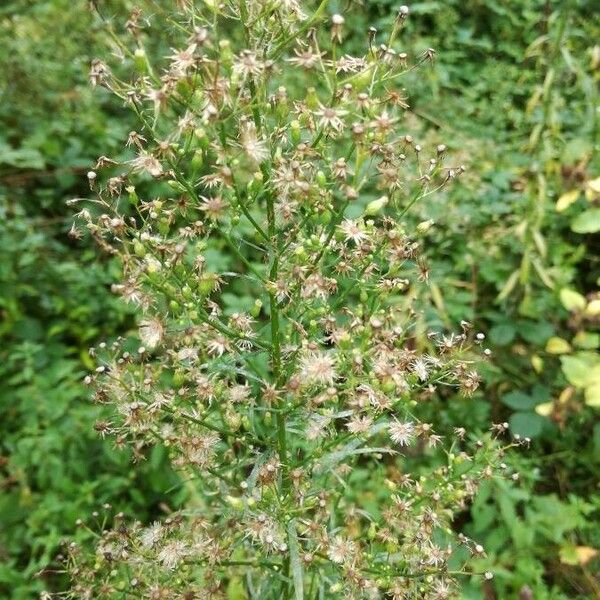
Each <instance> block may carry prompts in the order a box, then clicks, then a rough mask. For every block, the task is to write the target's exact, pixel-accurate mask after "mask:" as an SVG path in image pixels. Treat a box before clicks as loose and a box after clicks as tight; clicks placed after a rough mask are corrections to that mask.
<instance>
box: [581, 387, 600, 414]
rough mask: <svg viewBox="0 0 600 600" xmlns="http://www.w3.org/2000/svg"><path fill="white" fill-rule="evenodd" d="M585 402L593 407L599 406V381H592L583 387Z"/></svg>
mask: <svg viewBox="0 0 600 600" xmlns="http://www.w3.org/2000/svg"><path fill="white" fill-rule="evenodd" d="M584 398H585V403H586V404H587V405H588V406H593V407H594V408H600V382H597V383H592V385H589V386H588V387H586V388H585V391H584Z"/></svg>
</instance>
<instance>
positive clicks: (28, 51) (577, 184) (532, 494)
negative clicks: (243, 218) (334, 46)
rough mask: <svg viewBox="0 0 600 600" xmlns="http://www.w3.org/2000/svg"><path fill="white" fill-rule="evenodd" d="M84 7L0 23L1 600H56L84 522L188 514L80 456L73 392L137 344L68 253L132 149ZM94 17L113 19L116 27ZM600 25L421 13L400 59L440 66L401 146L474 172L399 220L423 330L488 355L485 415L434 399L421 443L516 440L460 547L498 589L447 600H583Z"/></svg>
mask: <svg viewBox="0 0 600 600" xmlns="http://www.w3.org/2000/svg"><path fill="white" fill-rule="evenodd" d="M84 4H85V3H81V6H79V5H78V6H76V7H75V6H74V4H73V3H72V2H70V1H68V0H35V1H33V0H31V1H28V0H18V1H11V0H8V1H6V0H5V2H3V3H2V6H0V47H1V48H2V49H3V52H2V54H1V56H0V123H1V125H2V126H1V127H0V240H1V243H0V336H1V338H2V339H1V343H0V380H1V381H2V385H1V386H0V415H1V419H0V598H10V599H15V600H17V599H25V598H33V597H35V596H36V593H37V592H39V591H40V590H42V589H53V590H59V589H60V588H61V586H64V585H65V581H64V580H63V578H62V577H61V575H60V574H59V573H54V572H53V571H52V564H53V562H52V561H53V558H54V557H55V555H56V554H57V552H58V551H59V545H60V542H61V540H63V539H65V538H66V537H68V536H71V535H73V534H74V531H75V521H76V519H77V518H80V517H82V518H86V517H89V515H90V514H91V513H92V511H94V510H97V509H98V508H99V507H100V506H101V505H102V503H104V502H111V503H112V504H113V505H114V506H115V508H116V509H117V510H122V511H124V512H125V513H127V514H129V515H135V516H136V517H137V518H139V519H141V520H144V521H148V520H151V519H154V518H158V517H159V516H160V515H161V514H164V512H165V511H166V510H169V508H172V507H174V506H177V505H178V504H180V503H181V502H183V501H184V500H185V492H184V491H183V490H182V488H181V487H180V486H179V484H178V480H177V477H176V476H175V475H174V474H173V473H172V472H171V471H169V469H168V467H167V465H166V463H165V459H164V456H163V455H162V453H161V451H160V449H156V450H155V451H154V452H153V453H152V455H151V456H149V457H148V460H147V461H146V462H145V463H143V464H141V465H137V466H136V467H135V468H132V467H131V464H130V459H129V456H128V455H127V453H124V452H117V451H116V450H114V448H113V447H112V444H111V442H110V441H108V440H101V439H99V438H98V437H97V436H96V434H95V433H94V430H93V424H94V421H95V420H96V419H97V418H98V417H99V416H100V413H101V409H99V408H98V407H95V406H93V405H91V404H90V403H89V402H88V400H87V392H86V390H85V389H84V386H83V384H82V383H81V382H82V377H83V374H84V373H85V371H86V368H88V367H89V366H90V362H89V358H88V355H87V349H88V347H89V346H90V345H92V344H94V343H97V342H98V341H99V340H101V339H111V338H114V337H115V336H117V335H121V334H126V333H127V332H128V330H129V329H130V328H131V327H132V326H133V325H134V319H133V316H132V314H130V313H129V312H128V311H127V309H126V307H124V306H123V305H122V304H121V303H120V302H118V301H117V300H116V298H115V297H114V296H113V295H112V294H111V292H110V284H111V283H112V282H113V281H115V280H116V279H118V274H119V269H118V265H116V264H113V263H111V262H110V261H106V260H104V259H100V258H99V254H98V253H97V252H96V250H95V248H93V246H92V244H91V243H89V242H85V241H73V240H70V239H69V238H68V236H67V232H68V230H69V227H70V222H71V217H70V210H71V209H69V208H68V207H66V205H65V200H67V199H69V198H73V197H78V196H85V195H88V194H89V189H88V187H87V181H86V178H85V172H86V171H87V170H89V168H90V166H92V165H93V164H94V163H95V160H96V159H97V157H98V156H99V155H108V156H111V157H114V156H118V155H119V153H120V152H121V151H122V142H123V140H124V139H125V138H126V136H127V132H128V131H129V129H130V122H129V116H128V115H127V114H126V112H125V110H124V109H122V108H121V107H120V106H119V105H118V104H117V103H116V102H115V101H114V100H113V99H111V98H110V97H109V95H108V94H107V93H106V92H105V91H103V90H95V91H93V90H92V89H91V88H90V87H89V85H88V81H87V73H88V68H89V64H90V61H91V60H92V58H94V57H96V56H106V54H107V53H108V50H107V37H106V34H105V31H104V29H103V26H102V25H103V24H102V21H101V20H100V19H98V18H97V17H94V16H93V15H92V14H91V13H90V12H89V11H87V10H86V8H85V6H84ZM99 4H100V6H101V7H102V11H103V14H104V15H105V16H106V17H109V18H110V17H112V16H115V15H119V16H121V17H123V16H124V15H126V14H127V12H128V10H130V9H131V7H132V5H133V3H129V2H127V1H126V0H119V1H116V0H115V1H113V2H100V3H99ZM138 4H140V5H141V6H142V7H146V8H147V10H148V11H152V2H151V1H149V0H148V1H146V2H143V1H140V2H138ZM595 4H596V3H595V2H594V1H593V0H590V1H585V0H580V1H565V2H546V1H540V0H506V1H504V2H496V1H493V0H474V1H473V2H462V1H459V0H445V1H443V2H442V1H439V2H436V1H431V2H416V3H414V4H412V5H411V11H412V15H411V18H410V20H409V24H408V27H407V29H406V31H405V33H404V38H403V40H402V43H403V44H404V45H405V49H406V51H407V52H409V53H411V54H414V53H418V52H420V51H422V50H423V49H426V48H428V47H433V48H435V49H436V50H437V52H438V54H437V59H436V61H435V63H434V65H433V66H431V67H428V68H427V69H423V70H420V71H419V72H418V73H417V74H416V75H414V76H410V77H408V78H407V79H406V80H405V81H403V85H406V88H407V90H408V91H409V93H410V101H411V108H412V112H411V114H410V116H409V119H411V127H412V128H417V129H421V130H422V137H423V138H424V139H428V140H431V141H432V142H436V141H438V140H439V141H440V142H441V141H443V142H444V143H446V144H447V145H448V146H449V151H450V153H452V154H454V155H455V156H457V157H459V159H460V161H461V162H463V163H465V164H466V165H467V166H468V168H469V171H468V176H467V177H465V178H464V179H463V180H462V181H461V183H460V184H459V185H457V186H455V187H453V188H452V189H451V190H449V191H447V192H444V193H443V194H440V195H438V196H436V197H435V198H432V199H431V200H429V201H428V202H427V203H426V204H423V205H421V206H418V207H416V208H415V209H414V210H413V212H412V213H411V215H410V217H409V218H410V219H412V220H414V222H415V223H417V222H419V221H422V220H425V219H433V220H434V221H435V226H434V227H433V228H432V229H431V230H430V232H429V233H428V235H427V239H426V242H425V248H426V251H427V254H428V258H429V261H430V266H431V275H430V277H431V282H432V283H431V285H430V287H429V291H428V293H427V296H426V297H423V299H422V303H423V304H422V305H423V309H424V311H423V320H424V321H425V320H426V321H427V322H431V321H438V322H440V323H442V324H444V325H448V326H455V325H456V323H457V322H458V321H460V320H461V319H467V320H470V321H472V322H473V323H474V324H475V327H476V328H477V330H481V331H484V332H486V334H487V336H488V345H489V347H490V348H491V349H492V352H493V358H492V360H491V362H490V363H489V364H488V365H487V366H486V367H485V368H484V370H483V374H484V377H485V386H484V388H483V390H482V391H481V393H479V394H478V395H477V396H476V397H475V398H474V399H471V400H464V399H459V398H456V397H453V396H452V395H450V394H446V395H443V396H442V397H440V398H438V399H436V400H434V401H432V404H431V405H430V406H431V408H430V410H431V420H433V421H434V422H435V420H439V419H443V420H444V421H445V422H446V423H451V424H454V425H456V426H464V427H468V428H472V429H475V430H477V429H481V430H484V429H486V428H487V427H488V425H489V422H490V421H491V420H493V421H495V422H498V421H504V420H506V421H508V422H509V423H510V425H511V429H512V431H513V433H519V434H521V435H525V436H529V437H531V438H532V445H531V448H530V450H529V451H527V452H522V453H519V454H516V455H514V456H512V457H510V461H511V463H513V464H512V465H511V466H515V467H517V468H518V469H519V471H520V473H521V476H522V480H521V483H520V484H519V485H517V486H509V485H499V484H496V483H494V484H489V485H486V486H485V487H484V490H483V492H482V493H481V494H480V495H479V496H478V498H477V501H476V503H475V505H474V506H473V507H472V509H471V510H470V511H469V512H468V513H467V514H465V515H463V518H462V522H461V523H460V524H457V525H460V526H461V527H462V528H463V529H464V530H465V531H466V533H467V534H469V535H471V536H472V537H474V538H475V539H477V540H478V541H479V542H481V543H482V544H483V545H484V546H485V548H486V550H487V556H486V557H485V558H482V559H480V562H481V565H480V566H481V570H484V569H490V570H493V571H494V572H495V573H496V577H495V579H494V580H493V581H492V582H488V583H485V584H482V582H481V580H480V579H477V580H475V579H474V580H473V581H472V582H468V581H467V582H466V587H465V592H464V596H465V598H486V599H487V598H501V599H503V598H522V599H524V600H526V599H527V598H536V599H538V598H539V599H544V598H553V599H554V598H556V599H558V598H590V597H596V596H598V595H600V580H599V579H598V574H599V571H600V561H599V560H598V557H594V551H596V550H600V526H599V522H600V519H599V513H600V490H599V489H598V482H599V481H600V424H599V422H598V414H599V411H600V383H599V382H600V366H599V365H600V358H599V355H598V345H599V339H600V333H599V330H600V327H599V323H600V314H599V312H600V311H599V310H598V304H597V299H598V298H599V297H600V296H598V287H599V286H598V278H599V276H600V269H599V265H598V252H597V248H598V242H599V239H598V232H599V231H600V179H598V178H600V158H599V154H598V150H599V146H598V144H599V142H600V139H599V135H600V134H599V123H598V121H599V119H600V108H599V102H598V94H599V91H598V85H599V82H600V48H599V47H598V46H596V44H598V40H600V24H599V23H598V21H597V20H596V21H594V19H593V18H591V15H593V13H594V7H595ZM348 7H351V8H352V13H351V14H349V15H348V18H347V23H348V29H350V30H351V31H352V32H353V33H352V42H353V43H354V42H356V44H357V46H358V45H359V44H360V45H361V46H362V44H363V41H364V38H365V37H366V33H364V35H363V32H366V31H367V29H368V27H369V26H370V25H375V26H376V27H378V28H379V29H384V28H386V27H388V26H389V25H390V24H391V22H392V21H393V19H394V16H395V12H396V10H397V8H398V6H397V4H396V3H395V2H391V1H390V0H377V1H369V2H365V3H363V4H360V3H356V2H351V3H350V4H349V5H346V4H344V3H335V2H333V1H332V2H331V9H332V10H345V9H346V8H348ZM121 22H122V21H121ZM156 45H157V46H158V47H160V46H165V47H168V42H166V41H165V42H164V43H163V42H162V41H161V40H157V41H156ZM557 203H558V205H557ZM557 209H558V210H557ZM48 565H50V567H48ZM46 567H48V568H47V569H46ZM44 569H45V570H44ZM36 574H37V576H36Z"/></svg>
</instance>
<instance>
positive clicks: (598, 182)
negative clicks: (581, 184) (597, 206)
mask: <svg viewBox="0 0 600 600" xmlns="http://www.w3.org/2000/svg"><path fill="white" fill-rule="evenodd" d="M585 187H586V188H587V189H588V190H590V191H592V192H595V193H596V194H600V177H596V179H591V180H590V181H588V182H587V183H586V184H585Z"/></svg>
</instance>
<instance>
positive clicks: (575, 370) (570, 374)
mask: <svg viewBox="0 0 600 600" xmlns="http://www.w3.org/2000/svg"><path fill="white" fill-rule="evenodd" d="M560 362H561V363H562V370H563V373H564V374H565V377H566V378H567V380H568V381H569V383H570V384H571V385H574V386H575V387H579V388H582V387H586V386H587V385H590V384H592V383H594V382H595V381H598V380H600V356H599V355H598V354H594V353H592V352H579V353H578V354H575V355H572V356H561V357H560Z"/></svg>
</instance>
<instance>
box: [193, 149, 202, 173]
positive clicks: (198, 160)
mask: <svg viewBox="0 0 600 600" xmlns="http://www.w3.org/2000/svg"><path fill="white" fill-rule="evenodd" d="M203 164H204V152H202V150H196V151H195V152H194V155H193V156H192V160H191V165H192V169H193V170H194V171H197V170H198V169H200V168H201V167H202V165H203Z"/></svg>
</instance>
